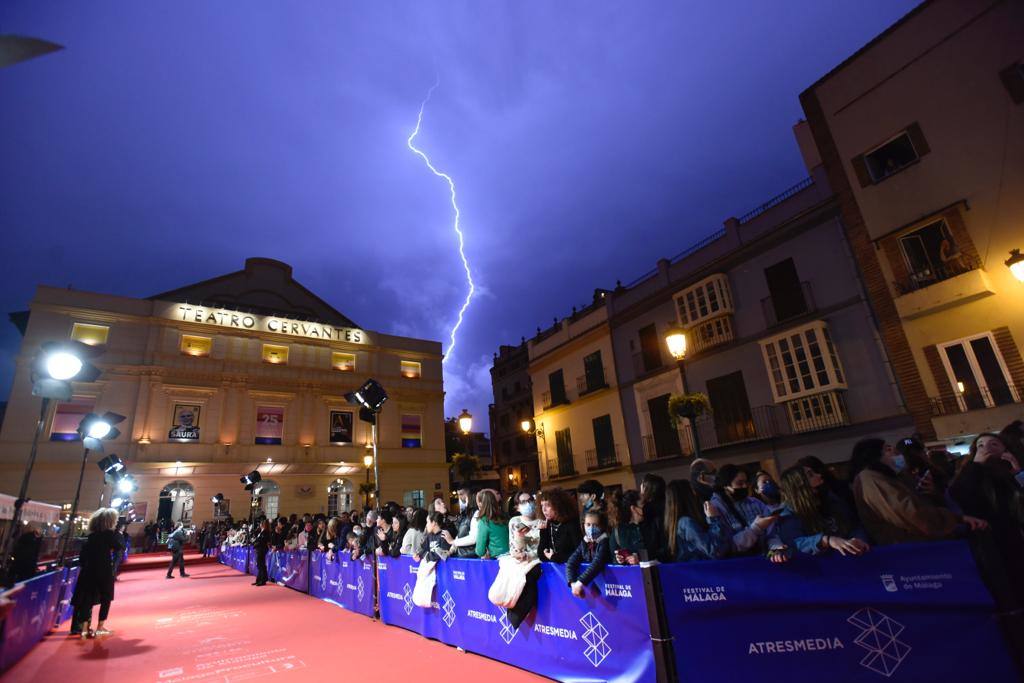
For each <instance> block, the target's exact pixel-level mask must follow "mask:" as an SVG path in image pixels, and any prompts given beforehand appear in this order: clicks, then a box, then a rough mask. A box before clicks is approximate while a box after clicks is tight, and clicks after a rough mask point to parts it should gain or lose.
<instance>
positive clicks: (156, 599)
mask: <svg viewBox="0 0 1024 683" xmlns="http://www.w3.org/2000/svg"><path fill="white" fill-rule="evenodd" d="M188 571H189V573H190V574H191V575H192V577H191V578H186V579H183V578H179V577H176V578H174V579H173V580H171V581H168V580H167V579H165V578H164V574H163V569H157V570H148V571H135V572H131V573H129V574H125V575H124V576H122V577H121V579H120V580H119V581H118V582H117V588H116V593H115V597H116V599H115V600H114V603H113V605H112V606H111V610H110V620H109V622H108V626H109V627H110V628H112V629H114V631H115V633H114V634H113V635H112V636H108V637H106V638H102V639H95V640H88V641H83V640H81V639H78V638H74V639H72V638H68V637H67V632H68V624H67V623H65V624H64V626H63V627H62V628H61V630H59V631H54V632H53V633H52V634H51V635H50V636H49V637H47V638H46V639H45V640H44V641H43V642H41V643H40V644H39V645H37V646H36V648H35V649H34V650H32V652H30V653H29V654H28V655H27V656H26V657H25V658H24V659H22V660H21V661H20V662H18V663H17V664H15V665H14V666H13V667H12V668H11V669H10V670H9V671H8V672H7V673H6V674H5V675H4V676H3V683H23V682H24V683H28V682H29V681H33V682H36V683H40V682H42V683H49V682H51V681H54V682H56V681H61V682H63V681H88V682H89V683H137V682H152V683H201V682H209V683H212V682H213V681H218V682H221V681H223V682H226V683H234V682H237V681H242V680H251V679H256V678H265V677H267V676H271V675H276V676H283V677H284V678H276V679H274V681H275V683H277V682H278V681H280V682H281V683H287V681H303V682H305V681H321V680H364V681H380V682H381V683H385V682H389V681H418V680H423V679H426V680H442V679H449V678H455V677H458V678H460V679H463V678H464V679H466V680H474V681H477V680H480V681H487V683H504V682H505V681H509V682H511V681H531V680H534V681H541V680H546V679H542V678H540V677H538V676H534V675H533V674H529V673H526V672H525V671H521V670H519V669H516V668H514V667H510V666H508V665H505V664H501V663H499V662H495V661H492V660H489V659H485V658H483V657H478V656H476V655H472V654H464V653H460V652H458V651H457V650H456V649H454V648H451V647H448V646H447V645H443V644H441V643H438V642H435V641H431V640H427V639H425V638H421V637H420V636H418V635H416V634H414V633H411V632H409V631H405V630H403V629H400V628H396V627H393V626H385V625H384V624H381V623H380V622H375V621H372V620H370V619H368V618H366V617H364V616H361V615H358V614H353V613H351V612H348V611H346V610H344V609H341V608H340V607H336V606H334V605H331V604H329V603H326V602H322V601H320V600H316V599H314V598H311V597H309V596H307V595H303V594H301V593H298V592H296V591H293V590H291V589H288V588H281V587H279V586H274V585H267V586H263V587H262V588H256V587H254V586H251V585H250V584H251V583H252V580H253V579H252V577H251V576H245V575H243V574H239V573H238V572H236V571H234V570H232V569H228V568H226V567H223V566H221V565H219V564H203V565H198V566H193V567H189V568H188ZM94 619H95V616H94Z"/></svg>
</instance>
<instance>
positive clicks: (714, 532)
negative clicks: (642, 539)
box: [665, 480, 731, 562]
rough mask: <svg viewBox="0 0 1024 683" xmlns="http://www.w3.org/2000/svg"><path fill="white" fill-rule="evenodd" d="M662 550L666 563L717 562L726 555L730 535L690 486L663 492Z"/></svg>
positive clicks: (674, 483) (674, 484) (715, 511)
mask: <svg viewBox="0 0 1024 683" xmlns="http://www.w3.org/2000/svg"><path fill="white" fill-rule="evenodd" d="M665 494H666V495H665V530H666V536H667V538H666V548H667V551H668V556H669V558H670V561H674V562H690V561H692V560H719V559H722V558H723V557H725V556H727V555H728V554H729V550H730V544H731V540H730V533H729V528H728V527H727V526H726V525H725V524H724V523H723V521H722V516H721V514H720V513H719V512H718V509H717V508H715V507H713V506H712V505H711V504H710V503H708V502H702V501H701V500H700V498H699V497H698V495H697V494H696V493H695V492H694V490H693V487H692V486H690V482H687V481H679V480H674V481H670V482H669V483H668V486H667V487H666V490H665Z"/></svg>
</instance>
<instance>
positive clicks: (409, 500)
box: [402, 489, 427, 508]
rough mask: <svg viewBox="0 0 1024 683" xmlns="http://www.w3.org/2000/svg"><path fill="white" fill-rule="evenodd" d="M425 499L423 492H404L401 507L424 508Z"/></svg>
mask: <svg viewBox="0 0 1024 683" xmlns="http://www.w3.org/2000/svg"><path fill="white" fill-rule="evenodd" d="M426 499H427V497H426V494H424V492H423V490H422V489H420V490H416V491H406V492H405V493H404V494H402V505H403V506H405V507H413V508H421V507H424V506H425V501H426Z"/></svg>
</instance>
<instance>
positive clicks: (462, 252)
mask: <svg viewBox="0 0 1024 683" xmlns="http://www.w3.org/2000/svg"><path fill="white" fill-rule="evenodd" d="M439 85H441V77H440V76H438V77H437V80H436V81H435V82H434V85H432V86H431V87H430V90H428V91H427V96H426V98H425V99H424V100H423V102H422V103H421V104H420V113H419V116H417V117H416V128H415V129H414V130H413V131H412V134H411V135H410V136H409V139H408V140H406V145H408V147H409V149H410V150H412V152H413V154H416V155H417V156H419V157H420V158H421V159H423V163H425V164H426V165H427V168H429V169H430V171H431V173H433V174H434V175H436V176H437V177H438V178H444V180H445V182H447V183H448V190H449V191H450V193H451V200H452V210H453V211H454V212H455V224H454V226H453V227H454V228H455V234H456V235H458V238H459V258H461V259H462V268H463V269H464V270H465V271H466V284H468V285H469V291H468V292H466V300H465V301H464V302H463V303H462V308H460V309H459V318H458V320H457V321H456V322H455V326H454V327H453V328H452V333H451V337H450V339H451V343H450V344H449V345H448V351H446V352H445V354H444V357H443V358H442V359H441V362H442V363H447V362H448V358H449V357H450V356H451V355H452V351H454V350H455V333H456V332H458V331H459V328H460V327H462V319H463V316H464V315H465V314H466V309H467V308H469V302H470V301H471V300H472V299H473V292H475V291H476V285H474V284H473V273H472V272H470V269H469V261H468V260H467V259H466V240H465V236H464V235H463V234H462V228H461V227H460V226H459V219H460V218H461V213H460V212H459V205H458V203H456V201H455V181H454V180H452V177H451V176H450V175H448V174H447V173H442V172H441V171H439V170H437V169H436V168H434V164H432V163H430V158H429V157H427V155H426V154H425V153H424V152H423V150H421V149H418V148H417V147H416V145H414V144H413V142H412V141H413V140H415V139H416V136H417V135H419V134H420V125H421V124H422V123H423V110H424V109H426V108H427V103H428V102H430V97H431V96H432V95H433V94H434V91H435V90H437V86H439Z"/></svg>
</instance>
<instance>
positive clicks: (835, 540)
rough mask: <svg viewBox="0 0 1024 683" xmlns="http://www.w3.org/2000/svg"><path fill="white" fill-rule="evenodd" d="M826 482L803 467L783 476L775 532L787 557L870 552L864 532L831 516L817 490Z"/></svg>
mask: <svg viewBox="0 0 1024 683" xmlns="http://www.w3.org/2000/svg"><path fill="white" fill-rule="evenodd" d="M824 483H825V482H824V479H823V478H822V476H821V475H820V474H818V473H817V472H815V471H814V470H812V469H811V468H809V467H804V466H803V465H795V466H794V467H790V468H789V469H788V470H786V471H785V472H783V473H782V480H781V483H780V485H779V488H780V489H781V491H782V503H783V505H782V514H781V515H780V516H779V519H778V521H777V522H776V523H775V530H776V533H777V534H778V537H779V539H780V540H781V541H782V543H784V544H785V545H786V548H787V554H788V555H792V553H793V552H794V549H795V550H796V551H797V552H801V553H805V554H807V555H819V554H821V553H826V552H829V551H832V550H834V551H836V552H838V553H839V554H841V555H861V554H863V553H865V552H867V551H868V549H869V547H870V546H868V544H867V540H866V536H865V535H864V532H863V531H862V530H859V529H855V528H853V527H852V526H851V525H850V523H849V522H848V520H847V518H846V517H845V516H844V515H838V514H829V511H828V510H829V508H828V507H826V506H825V505H823V504H822V502H821V498H820V497H819V496H818V494H817V490H818V489H819V488H820V487H821V486H822V485H823V484H824ZM831 509H833V510H835V509H837V508H835V507H833V508H831Z"/></svg>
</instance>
